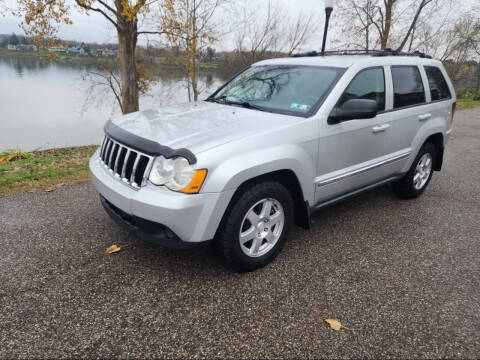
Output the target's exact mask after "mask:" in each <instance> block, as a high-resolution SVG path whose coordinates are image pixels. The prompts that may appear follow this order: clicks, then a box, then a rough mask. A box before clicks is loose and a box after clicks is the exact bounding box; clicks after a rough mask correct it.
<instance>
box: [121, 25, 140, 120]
mask: <svg viewBox="0 0 480 360" xmlns="http://www.w3.org/2000/svg"><path fill="white" fill-rule="evenodd" d="M136 46H137V23H136V20H133V21H129V22H128V21H119V26H118V64H119V69H120V80H121V84H122V89H121V90H122V112H123V113H124V114H128V113H131V112H134V111H138V110H139V105H138V97H139V94H138V73H137V67H136V61H135V47H136Z"/></svg>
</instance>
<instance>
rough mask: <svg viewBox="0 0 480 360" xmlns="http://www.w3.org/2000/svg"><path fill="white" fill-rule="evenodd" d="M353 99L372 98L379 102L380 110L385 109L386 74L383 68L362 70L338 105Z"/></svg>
mask: <svg viewBox="0 0 480 360" xmlns="http://www.w3.org/2000/svg"><path fill="white" fill-rule="evenodd" d="M351 99H370V100H375V101H376V102H377V104H378V111H383V110H385V76H384V74H383V68H372V69H366V70H363V71H361V72H360V73H358V74H357V76H355V78H354V79H353V81H352V82H351V83H350V85H349V86H348V88H347V90H345V92H344V93H343V95H342V97H341V98H340V101H339V104H338V106H340V105H342V104H343V103H344V102H345V101H347V100H351Z"/></svg>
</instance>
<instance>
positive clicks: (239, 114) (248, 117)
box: [111, 101, 302, 154]
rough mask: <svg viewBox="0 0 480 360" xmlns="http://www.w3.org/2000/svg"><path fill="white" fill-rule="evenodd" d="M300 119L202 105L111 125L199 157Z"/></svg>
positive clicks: (125, 117) (155, 111) (136, 115)
mask: <svg viewBox="0 0 480 360" xmlns="http://www.w3.org/2000/svg"><path fill="white" fill-rule="evenodd" d="M299 119H302V118H297V117H294V116H287V115H282V114H273V113H268V112H263V111H258V110H253V109H246V108H241V107H237V106H229V105H223V104H217V103H211V102H206V101H203V102H194V103H187V104H181V105H175V106H168V107H163V108H160V109H150V110H144V111H139V112H136V113H131V114H127V115H123V116H119V117H116V118H112V119H111V122H112V123H113V124H115V125H117V126H119V127H120V128H122V129H123V130H125V131H127V132H129V133H132V134H134V135H137V136H140V137H143V138H146V139H148V140H151V141H155V142H157V143H159V144H161V145H164V146H168V147H170V148H172V149H179V148H187V149H189V150H190V151H192V152H193V153H197V154H198V153H200V152H202V151H206V150H208V149H211V148H213V147H216V146H219V145H222V144H226V143H228V142H231V141H235V140H237V139H240V138H243V137H246V136H249V135H253V134H259V133H262V132H268V131H272V130H274V129H276V128H279V127H283V126H285V125H288V124H292V122H294V121H298V120H299Z"/></svg>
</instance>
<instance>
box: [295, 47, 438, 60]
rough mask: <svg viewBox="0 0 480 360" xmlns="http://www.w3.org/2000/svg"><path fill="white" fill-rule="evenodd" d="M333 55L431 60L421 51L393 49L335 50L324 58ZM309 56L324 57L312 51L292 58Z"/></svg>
mask: <svg viewBox="0 0 480 360" xmlns="http://www.w3.org/2000/svg"><path fill="white" fill-rule="evenodd" d="M332 55H370V56H418V57H421V58H425V59H431V58H432V57H431V56H430V55H427V54H424V53H422V52H420V51H418V50H417V51H414V52H412V53H408V52H403V51H397V50H392V49H385V50H333V51H325V54H324V56H332ZM307 56H322V53H321V52H317V51H310V52H308V53H304V54H294V55H292V57H307Z"/></svg>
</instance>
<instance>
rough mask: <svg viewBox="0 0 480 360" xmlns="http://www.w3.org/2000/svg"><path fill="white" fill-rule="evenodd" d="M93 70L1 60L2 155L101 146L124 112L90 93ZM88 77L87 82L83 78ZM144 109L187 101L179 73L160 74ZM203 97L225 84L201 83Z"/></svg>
mask: <svg viewBox="0 0 480 360" xmlns="http://www.w3.org/2000/svg"><path fill="white" fill-rule="evenodd" d="M93 70H94V68H93V67H92V66H86V65H76V64H68V63H67V64H65V63H58V62H56V63H52V62H48V61H39V60H37V59H32V58H0V151H3V150H5V149H17V148H18V149H22V150H25V151H31V150H37V149H49V148H57V147H65V146H79V145H91V144H99V143H100V141H101V138H102V134H103V130H102V128H103V125H104V124H105V122H106V121H107V120H108V119H109V118H110V117H111V116H113V115H117V114H119V113H120V111H119V109H118V105H117V104H115V102H114V99H113V96H112V95H111V94H110V93H109V92H108V91H106V90H102V89H101V88H97V89H95V90H93V91H92V90H91V89H90V90H89V88H90V85H91V80H89V76H91V75H88V73H89V72H91V71H93ZM86 76H87V79H85V77H86ZM158 78H159V82H158V83H157V84H156V85H155V86H154V87H153V88H152V90H151V92H150V96H143V97H142V98H141V99H140V109H148V108H152V107H159V106H162V105H167V104H175V103H182V102H186V101H188V94H187V90H186V88H185V86H184V84H185V79H184V77H183V76H182V75H181V74H178V73H175V72H165V73H160V74H158ZM200 80H201V81H200V83H201V87H202V89H203V93H202V96H201V98H205V97H206V96H207V95H208V94H209V93H211V92H213V91H214V90H215V89H216V88H217V87H218V86H219V85H220V84H221V82H222V80H220V78H219V77H218V76H217V75H215V74H208V75H203V76H202V77H201V79H200Z"/></svg>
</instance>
